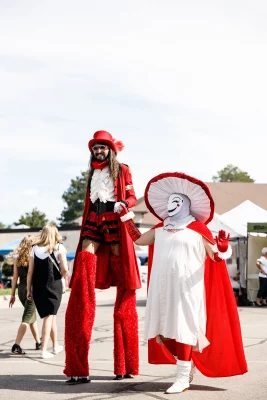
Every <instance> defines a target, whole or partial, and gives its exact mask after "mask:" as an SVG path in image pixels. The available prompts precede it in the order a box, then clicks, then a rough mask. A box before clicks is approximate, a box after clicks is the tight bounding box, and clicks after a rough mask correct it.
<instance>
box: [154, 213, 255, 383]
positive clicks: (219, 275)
mask: <svg viewBox="0 0 267 400" xmlns="http://www.w3.org/2000/svg"><path fill="white" fill-rule="evenodd" d="M161 226H163V223H160V224H158V225H156V226H155V227H154V228H159V227H161ZM187 228H189V229H192V230H194V231H196V232H198V233H199V234H200V235H202V236H203V237H205V238H206V239H207V240H208V241H209V242H210V243H214V240H213V237H212V234H211V232H210V231H209V229H208V228H207V226H206V225H205V224H203V223H201V222H197V221H196V222H192V223H191V224H189V225H188V227H187ZM153 247H154V246H149V263H148V285H149V278H150V273H151V268H152V260H153V250H154V248H153ZM204 281H205V291H206V311H207V326H206V337H207V339H208V340H209V342H210V344H209V346H207V347H206V348H205V349H204V350H203V351H202V353H199V352H193V355H192V358H193V361H194V363H195V365H196V367H197V368H198V370H199V371H200V372H201V373H202V374H203V375H206V376H208V377H214V378H215V377H225V376H233V375H241V374H244V373H245V372H247V370H248V369H247V363H246V359H245V355H244V348H243V342H242V335H241V329H240V322H239V317H238V311H237V307H236V302H235V299H234V294H233V290H232V286H231V283H230V279H229V275H228V271H227V268H226V264H225V261H221V262H214V261H213V260H211V259H210V258H209V257H207V259H206V263H205V278H204ZM148 362H149V363H150V364H176V359H175V358H174V356H173V355H172V354H171V353H170V352H169V350H168V349H167V348H166V346H164V344H159V343H157V342H156V339H155V338H154V339H149V340H148Z"/></svg>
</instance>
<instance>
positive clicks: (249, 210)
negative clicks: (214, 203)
mask: <svg viewBox="0 0 267 400" xmlns="http://www.w3.org/2000/svg"><path fill="white" fill-rule="evenodd" d="M220 220H221V222H222V223H223V224H225V225H227V226H229V227H230V228H231V229H232V230H233V231H235V232H237V233H238V234H239V235H240V236H243V237H244V236H247V223H248V222H265V221H267V211H266V210H264V209H263V208H261V207H259V206H257V205H256V204H254V203H252V202H251V201H250V200H246V201H244V202H243V203H241V204H239V205H238V206H237V207H235V208H233V209H232V210H230V211H228V212H226V213H224V214H222V215H220Z"/></svg>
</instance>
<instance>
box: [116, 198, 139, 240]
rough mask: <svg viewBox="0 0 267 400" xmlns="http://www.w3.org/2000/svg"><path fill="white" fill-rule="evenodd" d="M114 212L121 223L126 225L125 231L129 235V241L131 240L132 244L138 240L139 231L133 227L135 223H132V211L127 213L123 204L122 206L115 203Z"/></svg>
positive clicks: (120, 203)
mask: <svg viewBox="0 0 267 400" xmlns="http://www.w3.org/2000/svg"><path fill="white" fill-rule="evenodd" d="M116 204H119V206H120V207H118V206H116ZM119 209H120V211H116V210H119ZM114 212H117V213H118V214H120V219H121V222H123V223H124V224H125V225H126V229H127V231H128V233H129V235H130V237H131V239H132V240H133V242H136V240H138V239H139V238H140V236H141V232H140V231H139V229H138V228H137V227H136V226H135V223H134V222H133V218H134V213H133V212H132V211H128V209H127V208H126V206H125V204H123V203H122V202H117V203H115V205H114Z"/></svg>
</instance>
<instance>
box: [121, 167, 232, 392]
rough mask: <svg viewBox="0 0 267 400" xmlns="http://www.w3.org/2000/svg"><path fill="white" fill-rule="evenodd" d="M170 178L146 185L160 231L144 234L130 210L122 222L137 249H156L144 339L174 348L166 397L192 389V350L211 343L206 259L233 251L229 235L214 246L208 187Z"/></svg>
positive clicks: (217, 258)
mask: <svg viewBox="0 0 267 400" xmlns="http://www.w3.org/2000/svg"><path fill="white" fill-rule="evenodd" d="M169 174H173V175H174V176H173V177H169ZM169 174H161V175H159V176H158V177H160V179H159V180H158V181H157V182H153V179H152V180H151V181H152V183H154V186H153V185H149V184H148V186H147V189H146V194H145V199H146V203H147V206H148V208H149V209H150V211H152V212H153V214H154V215H156V216H158V217H159V218H160V219H161V220H162V221H163V224H162V226H161V227H157V229H151V230H150V231H148V232H146V233H144V234H142V235H141V233H140V232H139V231H138V229H137V228H136V227H135V225H134V223H133V221H132V218H133V213H132V212H130V213H129V212H128V210H127V209H126V207H125V208H124V209H123V212H122V213H121V215H122V216H121V219H122V221H125V223H126V224H128V226H127V229H128V232H129V233H130V235H131V237H132V239H133V241H134V242H135V243H136V244H137V245H141V246H144V245H154V254H153V263H152V270H151V275H150V282H149V289H148V297H147V307H146V316H145V332H144V335H145V339H147V340H150V339H153V338H155V339H156V341H157V342H158V343H162V344H163V343H164V345H165V346H166V347H167V348H168V347H169V345H170V347H172V348H170V351H172V353H173V354H175V356H176V357H177V362H176V364H177V375H176V379H175V382H174V383H173V385H172V386H171V387H170V388H168V389H167V391H166V393H181V392H183V391H185V390H187V389H188V388H189V376H190V370H191V359H192V351H200V352H201V351H202V350H203V349H204V348H205V347H207V346H208V345H209V341H208V339H207V338H206V322H207V320H206V319H207V318H206V304H205V284H204V271H205V260H206V258H207V256H209V257H210V258H211V259H212V260H214V261H222V260H225V259H226V258H228V257H230V256H231V252H232V250H231V247H230V246H229V245H228V241H229V235H227V234H226V233H225V232H224V231H220V232H219V234H218V237H217V238H216V243H215V244H214V241H213V238H212V235H211V233H210V231H209V230H208V229H207V228H206V225H205V224H206V223H208V222H209V220H210V219H211V218H212V216H213V211H214V203H213V200H212V197H211V195H210V193H209V190H208V189H207V187H206V185H205V184H203V183H202V182H201V181H197V180H194V178H191V177H188V176H187V175H184V174H180V173H169ZM175 174H176V175H177V177H176V175H175ZM164 175H168V176H166V177H165V176H164ZM158 177H156V178H158ZM181 177H182V179H181ZM187 178H191V181H190V179H189V180H187ZM151 181H150V182H151ZM196 182H197V184H196ZM199 182H200V183H199ZM127 217H128V218H127ZM170 339H172V340H170ZM173 345H174V346H173Z"/></svg>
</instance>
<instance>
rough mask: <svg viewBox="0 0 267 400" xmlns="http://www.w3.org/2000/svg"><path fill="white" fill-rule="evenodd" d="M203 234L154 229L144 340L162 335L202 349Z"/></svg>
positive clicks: (204, 310)
mask: <svg viewBox="0 0 267 400" xmlns="http://www.w3.org/2000/svg"><path fill="white" fill-rule="evenodd" d="M205 259H206V250H205V247H204V243H203V239H202V235H200V234H199V233H197V232H195V231H193V230H191V229H187V228H185V229H181V230H178V231H177V232H168V231H167V230H164V229H163V228H157V229H155V243H154V257H153V264H152V272H151V276H150V283H149V290H148V298H147V306H146V316H145V339H151V338H155V337H156V336H158V335H163V336H164V337H165V338H170V339H175V340H176V341H177V342H180V343H185V344H190V345H193V346H194V348H193V349H194V350H199V351H202V349H203V348H204V347H206V346H207V345H208V344H209V342H208V340H207V339H206V337H205V333H206V306H205V286H204V265H205Z"/></svg>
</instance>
